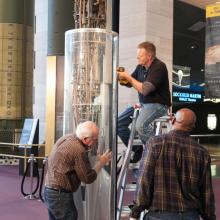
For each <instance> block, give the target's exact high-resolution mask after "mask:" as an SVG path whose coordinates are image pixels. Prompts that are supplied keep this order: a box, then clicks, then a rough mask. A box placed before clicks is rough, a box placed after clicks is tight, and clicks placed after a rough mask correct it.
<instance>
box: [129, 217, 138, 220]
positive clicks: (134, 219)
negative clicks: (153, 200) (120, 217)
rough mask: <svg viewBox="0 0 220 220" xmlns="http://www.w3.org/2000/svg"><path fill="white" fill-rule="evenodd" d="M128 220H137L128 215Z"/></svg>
mask: <svg viewBox="0 0 220 220" xmlns="http://www.w3.org/2000/svg"><path fill="white" fill-rule="evenodd" d="M129 220H138V219H136V218H131V217H130V218H129Z"/></svg>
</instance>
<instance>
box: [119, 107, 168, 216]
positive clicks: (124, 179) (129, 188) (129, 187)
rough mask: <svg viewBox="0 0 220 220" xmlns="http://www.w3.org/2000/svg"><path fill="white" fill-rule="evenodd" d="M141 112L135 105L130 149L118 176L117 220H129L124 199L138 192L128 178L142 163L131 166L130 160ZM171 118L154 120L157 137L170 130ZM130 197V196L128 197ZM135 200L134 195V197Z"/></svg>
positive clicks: (124, 156) (134, 184) (164, 117)
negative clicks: (128, 194)
mask: <svg viewBox="0 0 220 220" xmlns="http://www.w3.org/2000/svg"><path fill="white" fill-rule="evenodd" d="M140 111H141V108H140V106H138V105H135V106H134V113H133V116H132V123H131V126H130V136H129V142H128V147H127V148H126V150H125V151H124V154H123V162H122V165H121V169H120V172H119V174H118V178H117V216H116V219H117V220H122V219H123V220H125V219H126V220H127V219H129V217H128V216H129V214H130V211H131V210H130V208H129V206H126V205H125V201H124V197H126V193H132V192H133V194H135V192H136V190H137V184H136V181H137V180H135V181H131V178H128V176H130V175H129V174H130V173H129V172H130V171H131V170H130V169H136V170H138V169H140V162H138V163H137V164H130V160H131V158H132V153H133V151H132V147H133V144H134V143H136V142H137V140H136V138H137V136H136V131H135V125H136V122H137V118H138V115H139V113H140ZM169 119H170V117H169V116H163V117H160V118H158V119H156V120H154V121H153V122H152V123H153V127H154V132H155V135H159V134H162V133H164V132H166V131H168V130H170V123H169ZM138 141H139V143H141V141H140V140H138ZM128 197H129V196H128ZM133 198H134V195H133ZM143 215H144V213H142V215H141V217H140V219H142V218H143Z"/></svg>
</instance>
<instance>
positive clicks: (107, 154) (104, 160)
mask: <svg viewBox="0 0 220 220" xmlns="http://www.w3.org/2000/svg"><path fill="white" fill-rule="evenodd" d="M97 156H98V159H99V161H100V163H101V164H102V166H104V165H105V164H107V163H108V162H109V161H110V160H111V159H112V152H111V150H107V151H106V152H105V153H104V154H102V155H100V153H98V155H97Z"/></svg>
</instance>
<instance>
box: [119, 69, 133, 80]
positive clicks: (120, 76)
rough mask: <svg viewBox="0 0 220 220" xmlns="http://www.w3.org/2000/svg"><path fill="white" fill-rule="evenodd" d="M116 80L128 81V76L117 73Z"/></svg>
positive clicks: (123, 73)
mask: <svg viewBox="0 0 220 220" xmlns="http://www.w3.org/2000/svg"><path fill="white" fill-rule="evenodd" d="M117 76H118V80H119V81H120V80H128V78H129V76H130V75H129V74H128V73H127V72H121V71H117Z"/></svg>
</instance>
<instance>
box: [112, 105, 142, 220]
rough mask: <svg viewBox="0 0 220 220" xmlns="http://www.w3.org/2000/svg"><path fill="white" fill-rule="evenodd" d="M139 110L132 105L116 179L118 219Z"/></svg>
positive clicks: (118, 218)
mask: <svg viewBox="0 0 220 220" xmlns="http://www.w3.org/2000/svg"><path fill="white" fill-rule="evenodd" d="M139 110H140V107H137V106H135V107H134V114H133V117H132V124H131V133H130V137H129V141H128V148H127V150H126V154H125V157H124V162H123V164H122V168H121V172H120V174H119V177H118V180H117V192H118V191H120V194H119V195H120V197H119V200H118V205H117V217H116V218H117V220H120V216H121V211H122V204H123V198H124V192H125V187H126V181H127V172H128V166H129V163H130V158H131V151H132V146H133V140H134V137H135V125H136V121H137V118H138V114H139Z"/></svg>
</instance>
